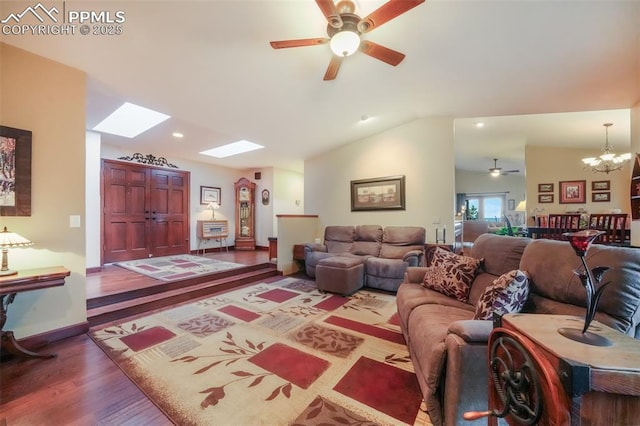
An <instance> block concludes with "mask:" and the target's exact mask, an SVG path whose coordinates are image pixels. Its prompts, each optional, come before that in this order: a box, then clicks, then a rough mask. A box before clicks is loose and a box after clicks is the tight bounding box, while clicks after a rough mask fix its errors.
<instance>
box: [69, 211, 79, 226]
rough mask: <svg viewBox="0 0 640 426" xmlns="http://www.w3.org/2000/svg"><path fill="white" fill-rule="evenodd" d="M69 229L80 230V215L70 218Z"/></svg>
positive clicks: (73, 215)
mask: <svg viewBox="0 0 640 426" xmlns="http://www.w3.org/2000/svg"><path fill="white" fill-rule="evenodd" d="M69 228H80V215H77V214H72V215H71V216H69Z"/></svg>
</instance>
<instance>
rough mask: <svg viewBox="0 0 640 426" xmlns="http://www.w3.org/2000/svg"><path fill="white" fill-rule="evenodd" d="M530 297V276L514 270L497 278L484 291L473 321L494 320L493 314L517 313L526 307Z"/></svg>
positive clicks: (477, 304)
mask: <svg viewBox="0 0 640 426" xmlns="http://www.w3.org/2000/svg"><path fill="white" fill-rule="evenodd" d="M527 297H529V274H527V273H526V272H524V271H519V270H514V271H511V272H507V273H506V274H504V275H502V276H500V277H498V278H496V279H495V280H494V281H493V283H492V284H491V285H489V286H487V288H486V289H485V290H484V293H482V296H480V299H478V303H476V313H475V315H474V317H473V319H482V320H487V319H492V318H493V313H494V312H495V313H497V314H499V315H504V314H509V313H516V312H520V310H521V309H522V308H523V307H524V304H525V303H526V302H527Z"/></svg>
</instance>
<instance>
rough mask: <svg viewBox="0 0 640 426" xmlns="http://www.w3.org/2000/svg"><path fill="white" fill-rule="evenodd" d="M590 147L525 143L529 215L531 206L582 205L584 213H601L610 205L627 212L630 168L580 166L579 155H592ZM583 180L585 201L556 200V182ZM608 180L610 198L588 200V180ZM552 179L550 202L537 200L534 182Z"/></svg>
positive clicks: (560, 209) (558, 209) (557, 209)
mask: <svg viewBox="0 0 640 426" xmlns="http://www.w3.org/2000/svg"><path fill="white" fill-rule="evenodd" d="M593 154H594V150H586V149H573V148H555V147H540V146H526V147H525V159H526V160H525V163H526V170H527V210H528V213H529V216H532V215H533V214H534V213H535V210H534V209H535V207H536V206H537V207H539V208H541V209H544V210H543V211H542V212H541V213H539V214H549V213H564V212H566V211H572V210H576V209H578V208H583V209H585V210H586V211H587V212H588V213H603V212H608V211H610V210H612V209H621V210H622V212H626V213H629V211H630V203H629V184H630V181H631V178H630V173H631V169H630V166H629V163H627V165H626V166H625V167H624V168H623V169H622V170H620V171H616V172H611V173H609V174H605V173H593V172H592V171H590V170H585V169H584V168H583V165H582V162H581V161H580V160H581V159H582V158H585V157H589V156H593ZM572 180H585V181H586V203H584V204H560V203H559V200H560V195H559V182H560V181H572ZM602 180H609V181H611V201H610V202H595V203H594V202H592V201H591V196H592V191H591V182H593V181H602ZM540 183H552V184H553V185H554V188H553V189H554V192H553V196H554V202H553V203H550V204H546V203H545V204H540V203H538V194H539V193H538V184H540Z"/></svg>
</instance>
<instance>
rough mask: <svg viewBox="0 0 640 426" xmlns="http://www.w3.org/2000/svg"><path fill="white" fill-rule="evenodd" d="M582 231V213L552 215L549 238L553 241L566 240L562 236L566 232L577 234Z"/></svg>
mask: <svg viewBox="0 0 640 426" xmlns="http://www.w3.org/2000/svg"><path fill="white" fill-rule="evenodd" d="M579 229H580V213H568V214H550V215H549V232H548V234H547V238H549V239H551V240H565V239H566V238H565V237H564V236H563V235H562V234H564V233H566V232H576V231H578V230H579Z"/></svg>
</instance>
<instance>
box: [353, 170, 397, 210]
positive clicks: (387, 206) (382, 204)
mask: <svg viewBox="0 0 640 426" xmlns="http://www.w3.org/2000/svg"><path fill="white" fill-rule="evenodd" d="M404 188H405V177H404V175H403V176H388V177H380V178H374V179H360V180H352V181H351V211H352V212H353V211H367V210H405V191H404Z"/></svg>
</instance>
